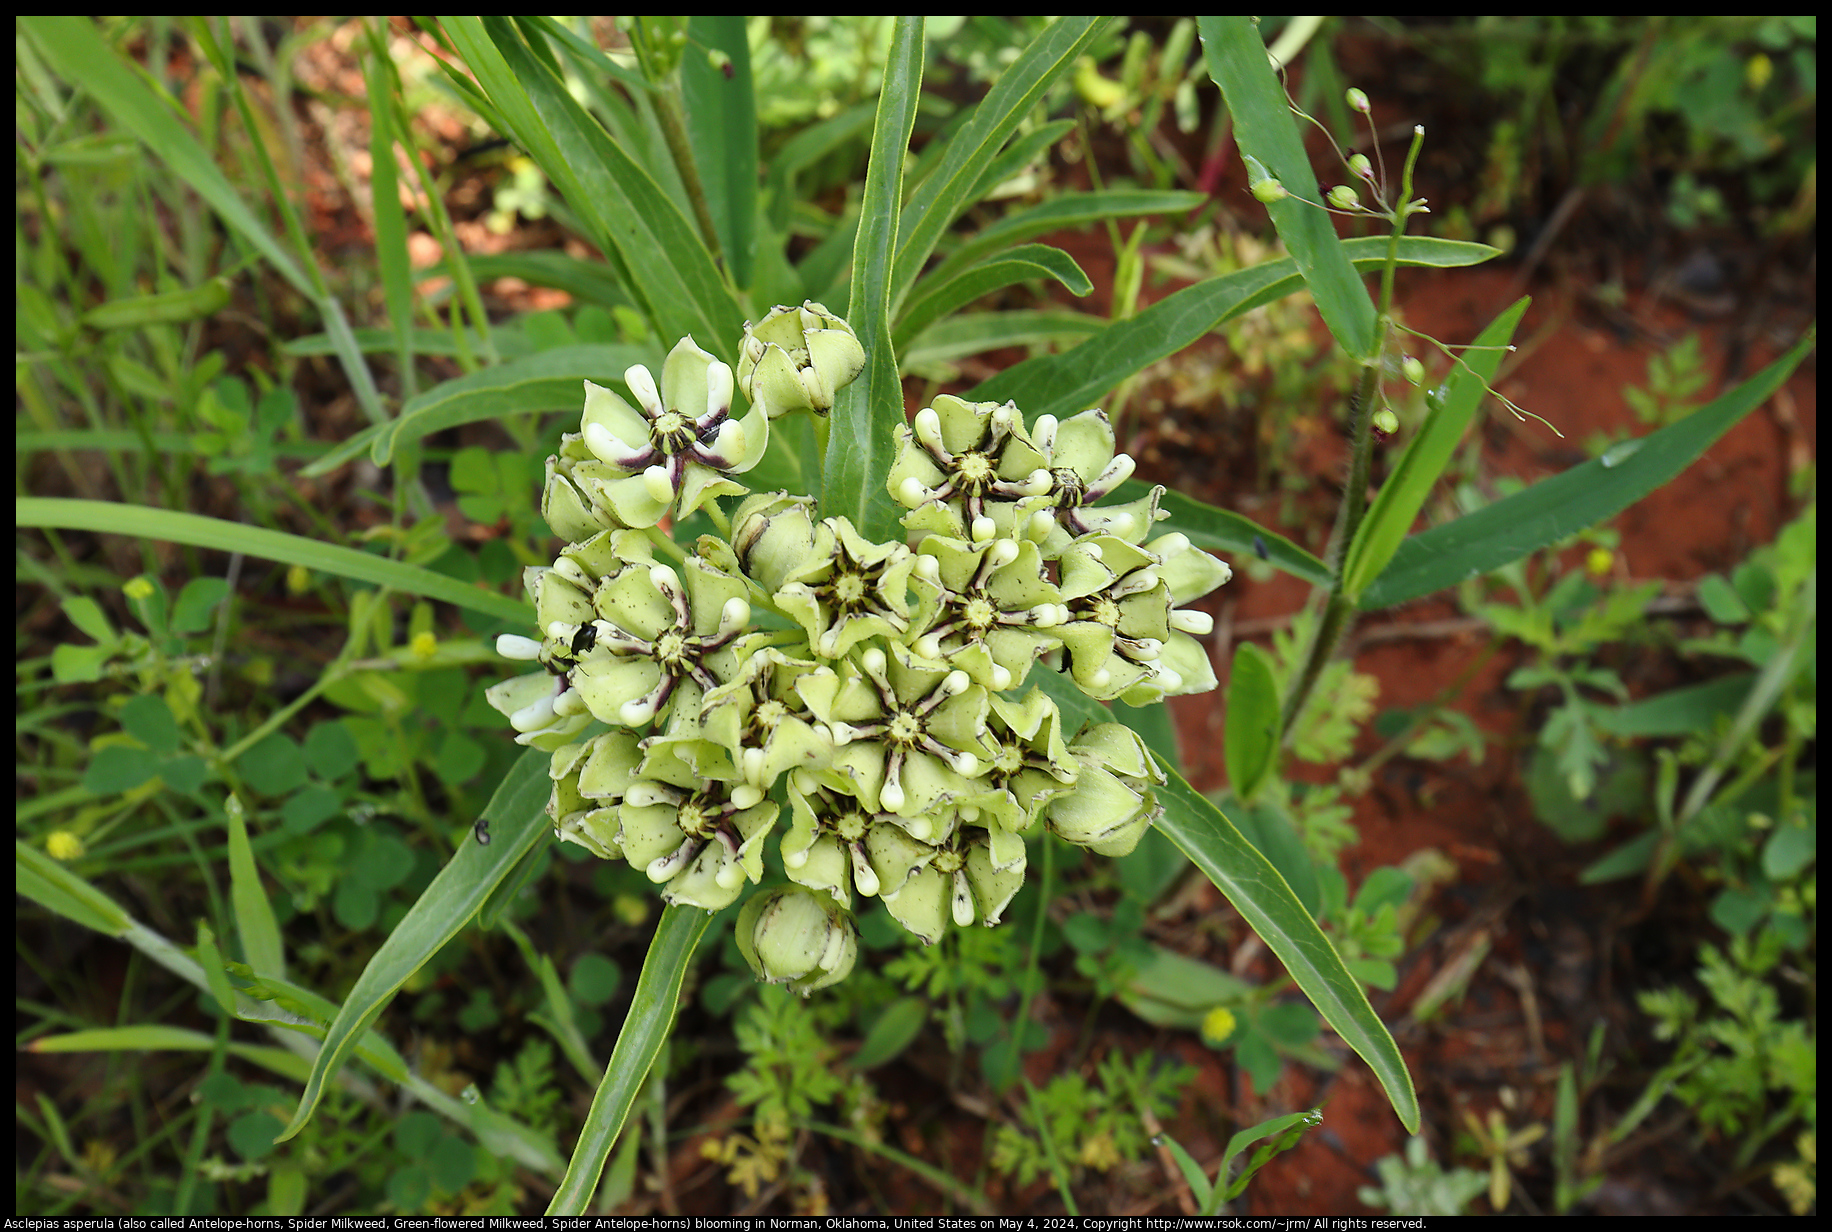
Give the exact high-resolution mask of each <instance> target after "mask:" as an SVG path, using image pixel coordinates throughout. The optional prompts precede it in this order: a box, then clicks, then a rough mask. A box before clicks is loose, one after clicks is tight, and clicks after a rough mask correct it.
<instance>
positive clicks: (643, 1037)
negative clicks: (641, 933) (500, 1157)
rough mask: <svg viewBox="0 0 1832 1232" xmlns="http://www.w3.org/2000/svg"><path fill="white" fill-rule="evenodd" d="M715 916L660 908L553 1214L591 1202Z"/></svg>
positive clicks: (551, 1207)
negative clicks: (653, 934) (634, 988)
mask: <svg viewBox="0 0 1832 1232" xmlns="http://www.w3.org/2000/svg"><path fill="white" fill-rule="evenodd" d="M711 922H712V916H711V915H709V914H708V913H706V912H704V911H700V910H698V909H696V908H692V907H675V906H670V907H669V908H668V909H667V910H666V911H664V912H662V918H661V920H660V921H659V922H658V923H657V924H656V926H655V939H654V940H653V941H651V942H650V943H649V956H648V957H647V958H646V959H644V960H643V965H642V974H641V975H639V976H638V977H637V978H636V993H635V995H634V996H633V997H632V998H631V1000H630V1012H629V1013H628V1014H627V1015H625V1017H624V1020H623V1029H622V1030H621V1031H619V1032H618V1033H617V1045H616V1047H615V1048H613V1049H612V1050H611V1063H610V1065H609V1066H607V1067H606V1068H605V1071H604V1081H603V1082H601V1083H599V1084H598V1093H597V1095H596V1096H594V1097H593V1098H592V1108H591V1111H590V1112H589V1113H587V1114H586V1117H585V1124H584V1125H583V1126H582V1127H581V1128H580V1130H579V1142H578V1145H577V1146H575V1147H574V1148H573V1156H572V1162H571V1163H569V1164H568V1165H567V1167H566V1176H565V1178H564V1179H563V1180H562V1181H561V1182H560V1187H559V1189H557V1190H556V1191H555V1192H554V1195H553V1201H552V1202H550V1203H548V1206H547V1213H548V1214H549V1215H582V1214H584V1213H585V1210H586V1208H587V1207H588V1206H589V1205H590V1203H591V1200H592V1193H593V1192H594V1191H595V1190H596V1189H597V1188H598V1178H599V1176H600V1175H602V1173H603V1172H604V1161H605V1160H607V1159H609V1158H610V1155H611V1148H612V1147H613V1146H615V1145H616V1143H617V1135H618V1134H620V1133H622V1132H623V1125H624V1122H625V1121H626V1120H628V1119H629V1116H630V1108H631V1106H632V1105H633V1104H634V1103H635V1102H636V1095H637V1093H638V1092H639V1091H640V1090H641V1089H642V1085H643V1081H644V1079H646V1078H647V1077H648V1076H649V1070H650V1068H651V1067H652V1066H653V1065H654V1064H655V1058H656V1057H657V1056H658V1055H660V1053H661V1050H662V1045H663V1044H665V1043H667V1041H668V1031H669V1029H670V1028H671V1027H672V1026H673V1025H674V1014H675V1009H676V1007H677V1006H678V1005H679V1003H680V996H681V985H682V984H683V983H684V982H685V980H686V978H687V968H688V966H689V965H690V964H691V963H692V961H693V952H694V949H695V948H696V947H697V946H698V945H699V944H700V938H701V937H703V936H704V935H705V934H706V927H707V925H708V924H710V923H711Z"/></svg>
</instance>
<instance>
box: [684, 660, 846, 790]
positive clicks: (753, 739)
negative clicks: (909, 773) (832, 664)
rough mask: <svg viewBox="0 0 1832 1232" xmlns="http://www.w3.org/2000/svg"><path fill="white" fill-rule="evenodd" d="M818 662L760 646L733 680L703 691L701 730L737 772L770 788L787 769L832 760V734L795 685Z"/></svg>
mask: <svg viewBox="0 0 1832 1232" xmlns="http://www.w3.org/2000/svg"><path fill="white" fill-rule="evenodd" d="M816 666H817V665H816V664H815V663H814V662H813V661H812V660H809V659H799V658H795V657H794V656H792V655H789V654H787V653H785V652H784V651H782V650H781V649H779V648H777V647H775V646H765V645H758V646H756V647H754V648H753V649H752V650H751V653H750V657H749V658H748V659H746V660H745V662H744V665H743V667H741V668H740V669H739V671H738V674H737V675H736V676H735V677H733V679H732V680H730V681H729V682H727V683H725V684H722V685H720V686H719V687H718V688H716V689H713V690H712V691H710V692H709V693H707V694H706V697H705V700H704V702H703V703H702V706H701V716H700V725H699V730H700V731H702V732H703V733H704V734H705V737H706V740H707V741H708V742H709V743H711V744H712V745H713V746H715V747H717V748H719V749H722V750H726V751H728V754H729V756H730V758H731V759H732V762H733V766H734V770H735V777H737V778H741V779H743V780H744V781H745V782H747V783H750V784H752V785H753V786H755V787H757V788H759V789H760V790H763V791H768V790H769V789H770V786H771V785H772V784H774V783H775V782H776V780H777V778H778V777H779V776H781V775H782V774H783V773H784V772H785V771H788V770H791V769H794V768H796V767H803V768H810V769H819V768H823V767H825V766H826V765H827V763H828V762H829V761H831V760H832V758H833V737H832V736H831V735H830V734H829V733H828V731H827V729H826V728H825V727H823V726H822V725H821V724H820V723H819V722H817V721H816V720H815V718H814V715H813V714H812V713H811V712H810V711H809V710H808V707H807V705H806V703H804V702H803V701H802V699H801V695H800V694H799V693H797V692H796V690H795V684H796V681H798V680H800V679H802V678H803V677H805V676H806V675H807V674H808V673H810V672H812V671H814V670H816Z"/></svg>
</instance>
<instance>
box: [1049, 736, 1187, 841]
mask: <svg viewBox="0 0 1832 1232" xmlns="http://www.w3.org/2000/svg"><path fill="white" fill-rule="evenodd" d="M1069 751H1070V752H1071V753H1072V754H1073V755H1074V756H1075V758H1076V759H1077V760H1078V761H1080V762H1081V772H1080V774H1079V775H1078V776H1077V777H1076V780H1075V790H1074V791H1072V792H1065V793H1064V794H1062V795H1059V796H1057V797H1056V798H1055V799H1053V800H1051V801H1050V805H1049V813H1048V822H1049V827H1050V829H1052V830H1054V831H1055V832H1056V833H1057V834H1059V835H1061V836H1062V837H1063V838H1064V839H1066V840H1067V841H1069V842H1071V843H1074V844H1076V845H1077V846H1081V847H1087V848H1089V849H1091V850H1093V851H1095V852H1098V853H1099V854H1101V855H1103V856H1114V857H1117V856H1123V855H1126V854H1128V853H1129V852H1131V851H1132V849H1133V848H1134V847H1137V846H1138V845H1139V838H1140V837H1141V836H1142V835H1143V834H1144V833H1145V830H1146V828H1147V827H1148V826H1150V825H1151V823H1152V822H1153V821H1155V820H1157V818H1158V817H1159V815H1160V814H1162V813H1163V812H1164V807H1163V806H1162V805H1161V804H1159V803H1158V796H1157V792H1156V791H1155V790H1154V788H1156V787H1157V786H1158V785H1160V784H1162V783H1163V782H1164V772H1163V771H1162V770H1159V769H1158V765H1157V763H1156V762H1155V761H1153V760H1152V757H1151V751H1150V750H1149V749H1147V748H1146V747H1145V742H1144V741H1143V740H1141V739H1140V738H1139V735H1138V733H1137V732H1135V731H1133V730H1132V729H1131V728H1130V727H1126V726H1124V725H1123V724H1119V723H1101V724H1098V725H1096V726H1092V727H1089V728H1087V729H1086V730H1084V731H1083V732H1082V733H1081V735H1079V736H1077V737H1076V738H1075V742H1074V743H1073V744H1071V745H1070V746H1069Z"/></svg>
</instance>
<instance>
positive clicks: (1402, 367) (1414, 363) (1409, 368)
mask: <svg viewBox="0 0 1832 1232" xmlns="http://www.w3.org/2000/svg"><path fill="white" fill-rule="evenodd" d="M1399 374H1400V375H1401V376H1403V377H1405V378H1406V380H1407V381H1408V382H1410V383H1411V384H1414V385H1423V384H1424V383H1425V365H1424V364H1423V363H1421V362H1420V361H1419V358H1418V356H1416V355H1408V356H1406V357H1405V358H1404V359H1402V360H1400V361H1399Z"/></svg>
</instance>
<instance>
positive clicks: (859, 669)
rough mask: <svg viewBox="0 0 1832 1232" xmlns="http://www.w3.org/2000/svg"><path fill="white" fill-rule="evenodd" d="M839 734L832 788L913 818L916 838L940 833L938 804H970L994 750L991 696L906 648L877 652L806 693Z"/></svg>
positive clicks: (803, 687)
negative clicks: (989, 732)
mask: <svg viewBox="0 0 1832 1232" xmlns="http://www.w3.org/2000/svg"><path fill="white" fill-rule="evenodd" d="M796 689H797V691H798V692H799V693H800V694H801V695H802V699H803V700H804V701H806V702H807V703H808V708H809V709H810V710H812V711H813V712H814V713H815V715H816V716H818V717H819V718H820V720H821V721H822V722H823V723H825V724H826V725H827V727H828V729H829V730H831V731H832V732H833V739H834V745H835V748H834V756H833V764H832V766H831V767H830V768H829V770H828V771H826V772H825V774H826V776H827V777H828V779H829V781H831V782H833V783H835V784H836V785H837V786H840V787H842V788H844V789H845V790H847V791H850V792H852V793H853V794H855V795H856V796H857V797H858V798H859V799H860V800H862V801H864V802H865V804H866V805H867V806H868V807H869V808H870V809H871V811H872V812H874V813H876V812H886V813H895V814H897V815H898V816H900V817H904V818H907V819H909V820H908V822H907V824H908V825H909V827H910V830H911V832H912V833H916V834H919V835H924V832H925V831H928V830H931V829H933V823H932V822H931V821H930V820H929V817H930V814H932V813H934V812H935V811H936V809H937V806H938V805H941V804H946V803H949V802H952V801H956V800H963V799H970V798H971V797H972V796H973V795H975V794H976V793H977V792H979V791H980V790H982V789H981V788H980V787H979V785H978V784H976V783H975V782H974V780H975V779H976V778H977V776H978V775H979V774H980V772H981V769H982V768H983V767H984V765H985V758H986V757H987V755H989V754H990V752H991V749H990V748H988V747H987V744H986V740H985V734H984V733H985V727H986V712H987V706H988V701H987V694H986V690H985V688H984V687H982V686H980V685H977V684H975V683H974V682H973V680H972V678H971V677H970V676H968V675H967V673H966V672H964V671H960V670H958V669H954V668H949V667H944V666H940V665H937V664H932V663H924V662H922V661H921V660H918V659H915V658H913V657H912V656H911V655H910V653H909V651H908V650H906V649H905V648H904V647H902V646H895V645H893V646H892V647H891V653H890V654H889V655H886V654H885V652H884V651H883V650H881V649H879V648H878V647H876V646H870V647H867V648H866V649H865V650H863V651H861V652H858V653H855V654H854V655H853V656H852V657H851V658H848V659H845V660H843V661H841V663H840V664H839V670H838V671H837V672H836V671H832V670H826V669H823V670H822V671H820V672H815V673H812V674H810V675H808V676H804V677H802V679H801V680H800V681H799V682H798V683H797V685H796Z"/></svg>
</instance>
